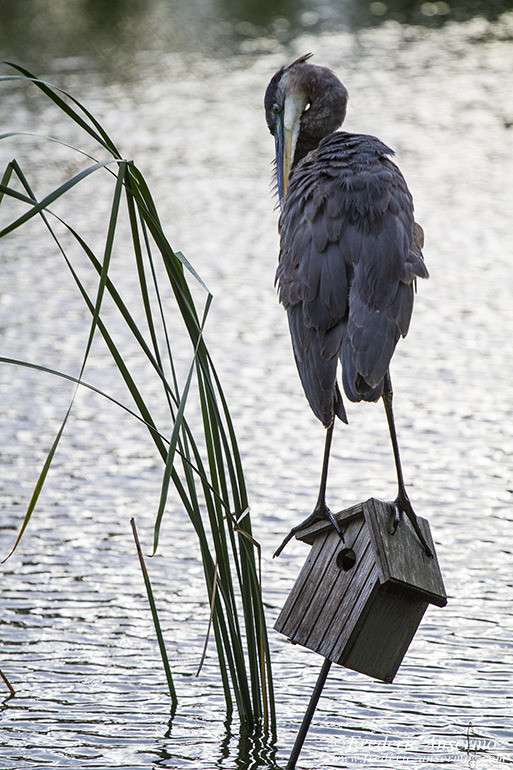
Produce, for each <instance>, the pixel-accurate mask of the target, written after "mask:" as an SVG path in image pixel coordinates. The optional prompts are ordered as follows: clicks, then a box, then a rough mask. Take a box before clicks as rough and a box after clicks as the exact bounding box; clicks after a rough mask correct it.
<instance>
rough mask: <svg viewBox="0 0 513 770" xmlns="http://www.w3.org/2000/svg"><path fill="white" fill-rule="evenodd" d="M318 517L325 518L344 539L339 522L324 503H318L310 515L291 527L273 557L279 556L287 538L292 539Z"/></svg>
mask: <svg viewBox="0 0 513 770" xmlns="http://www.w3.org/2000/svg"><path fill="white" fill-rule="evenodd" d="M319 519H326V520H327V521H329V522H330V523H331V524H332V525H333V526H334V527H335V529H336V530H337V532H338V534H339V535H340V537H341V538H342V540H344V533H343V531H342V529H341V527H340V524H339V523H338V521H337V520H336V519H335V517H334V516H333V514H332V512H331V511H330V509H329V508H328V506H327V505H326V503H324V504H321V505H319V503H318V504H317V505H316V506H315V508H314V510H313V512H312V513H311V514H310V516H307V517H306V519H305V520H304V521H302V522H301V524H296V526H295V527H292V529H291V530H290V532H289V534H288V535H287V537H286V538H285V539H284V540H283V542H282V544H281V545H280V546H279V548H277V549H276V551H275V552H274V553H273V559H274V558H275V557H276V556H279V555H280V553H281V552H282V551H283V549H284V548H285V546H286V545H287V543H288V542H289V540H292V538H293V537H294V536H295V535H296V534H297V533H298V532H301V530H302V529H306V528H307V527H309V526H310V525H311V524H315V522H316V521H319Z"/></svg>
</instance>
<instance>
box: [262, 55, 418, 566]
mask: <svg viewBox="0 0 513 770" xmlns="http://www.w3.org/2000/svg"><path fill="white" fill-rule="evenodd" d="M311 55H312V54H307V55H306V56H302V57H301V58H299V59H297V60H296V61H295V62H293V63H292V64H291V65H290V66H288V67H283V68H282V69H280V70H279V71H278V72H276V74H275V75H274V76H273V77H272V79H271V82H270V83H269V85H268V87H267V91H266V94H265V112H266V120H267V125H268V126H269V130H270V132H271V134H273V136H274V139H275V145H276V176H277V184H278V194H279V199H280V206H281V216H280V223H279V227H280V257H279V263H278V269H277V272H276V281H277V283H278V287H279V299H280V302H281V303H282V304H283V305H284V306H285V308H286V310H287V315H288V320H289V326H290V333H291V336H292V345H293V349H294V355H295V359H296V364H297V368H298V370H299V376H300V378H301V382H302V384H303V388H304V391H305V394H306V397H307V399H308V401H309V403H310V406H311V407H312V410H313V412H314V414H315V415H316V416H317V417H318V418H319V420H320V421H321V422H322V423H323V425H324V426H325V428H326V429H327V432H326V444H325V451H324V462H323V467H322V473H321V484H320V490H319V497H318V500H317V504H316V506H315V509H314V511H313V513H312V514H311V515H310V516H308V518H307V519H306V520H305V521H303V522H302V523H301V524H299V525H298V526H296V527H294V528H293V529H292V530H291V532H290V533H289V534H288V535H287V537H286V538H285V540H284V541H283V543H282V544H281V545H280V547H279V548H278V550H277V551H276V553H275V556H277V555H278V554H279V553H280V552H281V550H282V549H283V547H284V546H285V544H286V543H287V542H288V541H289V540H290V538H291V537H292V536H293V535H294V534H295V533H296V532H298V531H299V530H300V529H302V528H303V527H305V526H307V525H308V524H310V523H311V522H313V521H315V520H316V519H318V518H321V517H325V518H327V519H328V520H330V521H331V522H332V524H333V526H335V528H336V529H337V531H338V532H339V534H340V535H341V536H342V537H343V533H342V531H341V530H340V527H339V525H338V523H337V521H336V519H335V518H334V517H333V515H332V513H331V512H330V510H329V508H328V506H327V505H326V481H327V474H328V461H329V453H330V448H331V439H332V435H333V426H334V422H335V416H337V417H339V419H340V420H342V421H343V422H347V417H346V412H345V409H344V404H343V402H342V396H341V393H340V390H339V388H338V385H337V379H336V372H337V364H338V361H339V360H340V362H341V365H342V383H343V387H344V391H345V394H346V396H347V397H348V399H349V400H350V401H362V400H364V401H377V400H378V399H379V398H381V397H382V398H383V403H384V406H385V410H386V416H387V420H388V427H389V430H390V437H391V440H392V447H393V451H394V459H395V465H396V470H397V481H398V494H397V498H396V500H395V502H394V509H395V512H396V513H395V521H394V522H393V525H394V526H397V523H398V521H399V518H400V516H401V514H402V513H405V514H406V515H407V516H408V518H409V519H410V521H411V523H412V526H413V527H414V529H415V532H416V533H417V535H418V537H419V539H420V541H421V543H422V545H423V547H424V549H425V551H426V553H428V554H429V555H432V554H431V550H430V548H429V546H428V545H427V543H426V541H425V539H424V537H423V535H422V532H421V530H420V528H419V525H418V522H417V519H416V516H415V513H414V511H413V508H412V505H411V503H410V500H409V499H408V495H407V494H406V488H405V484H404V480H403V474H402V469H401V462H400V458H399V448H398V443H397V435H396V430H395V424H394V415H393V410H392V383H391V379H390V373H389V364H390V360H391V358H392V355H393V353H394V349H395V346H396V344H397V341H398V339H399V337H401V336H402V337H404V336H405V335H406V333H407V331H408V326H409V323H410V318H411V314H412V310H413V294H414V288H415V285H416V278H417V276H418V277H421V278H427V277H428V271H427V269H426V266H425V264H424V259H423V257H422V251H421V247H422V245H423V233H422V228H421V227H420V226H419V225H417V223H416V222H415V221H414V218H413V201H412V197H411V194H410V192H409V190H408V187H407V186H406V182H405V180H404V177H403V175H402V174H401V172H400V170H399V169H398V167H397V166H396V165H395V164H394V163H393V162H392V161H391V160H390V156H391V155H393V151H392V150H391V149H390V148H389V147H387V146H386V145H385V144H383V143H382V142H381V141H380V140H379V139H377V138H376V137H374V136H367V135H364V134H351V133H347V132H345V131H337V129H338V128H339V127H340V125H341V124H342V122H343V120H344V117H345V114H346V106H347V90H346V88H345V87H344V86H343V85H342V83H341V82H340V80H339V79H338V78H337V77H336V75H335V74H334V73H333V72H332V71H331V70H329V69H327V68H326V67H319V66H316V65H313V64H311V63H310V62H309V61H308V59H309V58H310V56H311Z"/></svg>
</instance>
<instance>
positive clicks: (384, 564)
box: [296, 497, 447, 607]
mask: <svg viewBox="0 0 513 770" xmlns="http://www.w3.org/2000/svg"><path fill="white" fill-rule="evenodd" d="M393 510H394V509H393V506H392V504H391V503H385V502H383V501H381V500H376V499H375V498H372V497H371V498H370V499H369V500H367V501H366V502H364V503H358V504H357V505H353V506H352V507H351V508H346V509H345V510H343V511H339V512H337V513H335V514H334V516H335V519H336V520H337V521H338V523H339V524H340V526H341V528H342V530H344V526H345V525H347V524H348V523H349V522H350V521H351V520H353V519H355V518H357V517H360V516H363V517H364V520H365V524H366V527H367V531H368V537H369V540H370V544H371V547H372V549H373V552H374V557H375V559H376V566H377V570H378V575H379V581H380V583H382V584H384V583H390V584H394V585H396V586H398V587H399V586H400V587H403V588H405V589H407V590H409V591H414V592H415V593H416V594H417V595H419V596H420V597H422V598H424V599H425V600H426V601H428V602H430V603H431V604H436V605H437V606H439V607H444V606H445V605H446V604H447V595H446V593H445V588H444V584H443V580H442V575H441V572H440V567H439V564H438V560H437V558H436V553H435V547H434V544H433V540H432V537H431V531H430V528H429V524H428V522H427V520H426V519H422V518H421V517H419V516H418V517H417V521H418V522H419V526H420V529H421V531H422V534H423V535H424V537H425V539H426V541H427V543H428V545H429V546H430V548H431V550H432V552H433V554H435V555H434V556H433V557H430V556H428V555H427V554H426V552H425V551H424V548H423V547H422V545H421V543H420V541H419V539H418V537H417V535H416V534H415V532H414V530H413V527H412V526H411V524H410V522H409V521H408V519H407V517H406V516H402V517H401V521H400V522H399V525H398V527H397V529H396V531H395V533H394V534H392V533H391V532H390V531H389V526H388V525H389V521H390V516H391V515H392V513H393ZM332 528H333V526H332V524H331V523H330V522H328V521H326V520H324V519H323V520H320V521H318V522H315V523H314V524H312V525H310V526H309V527H305V529H303V530H301V531H300V532H298V533H297V535H296V538H297V539H298V540H302V541H303V542H305V543H308V544H309V545H313V543H314V542H316V540H317V538H318V537H319V536H321V535H323V534H325V533H326V532H327V531H328V530H330V529H332Z"/></svg>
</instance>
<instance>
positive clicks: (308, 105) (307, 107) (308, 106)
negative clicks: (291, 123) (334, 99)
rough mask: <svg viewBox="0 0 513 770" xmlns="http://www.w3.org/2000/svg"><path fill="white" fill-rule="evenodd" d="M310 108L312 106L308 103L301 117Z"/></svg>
mask: <svg viewBox="0 0 513 770" xmlns="http://www.w3.org/2000/svg"><path fill="white" fill-rule="evenodd" d="M311 106H312V103H311V102H308V104H307V105H306V107H305V109H304V110H303V115H304V114H305V112H308V110H309V109H310V107H311Z"/></svg>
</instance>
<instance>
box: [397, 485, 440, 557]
mask: <svg viewBox="0 0 513 770" xmlns="http://www.w3.org/2000/svg"><path fill="white" fill-rule="evenodd" d="M392 505H393V506H394V510H393V514H392V515H391V517H390V521H389V524H388V531H389V532H390V534H392V535H393V534H394V533H395V531H396V530H397V527H398V524H399V521H400V520H401V514H403V513H405V514H406V516H407V517H408V519H409V520H410V522H411V525H412V527H413V529H414V530H415V534H416V535H417V537H418V538H419V540H420V542H421V543H422V547H423V549H424V551H425V552H426V554H427V555H428V556H430V557H431V558H433V551H432V550H431V548H430V547H429V545H428V544H427V542H426V538H425V537H424V535H423V534H422V531H421V529H420V526H419V522H418V521H417V516H416V514H415V511H414V510H413V507H412V504H411V503H410V499H409V497H408V495H406V494H401V493H399V494H398V495H397V497H396V499H395V500H394V502H393V503H392Z"/></svg>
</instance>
